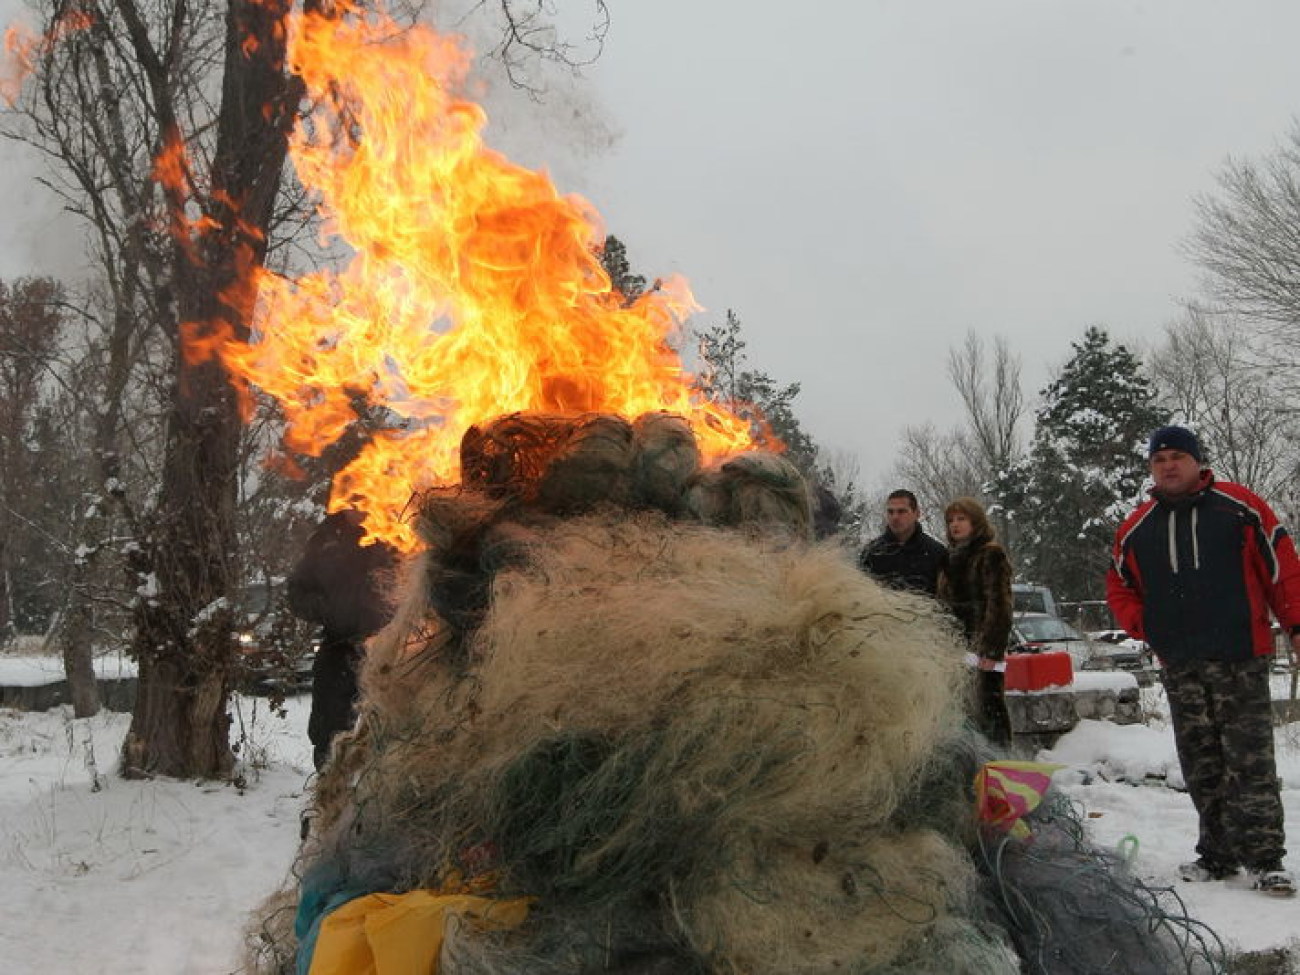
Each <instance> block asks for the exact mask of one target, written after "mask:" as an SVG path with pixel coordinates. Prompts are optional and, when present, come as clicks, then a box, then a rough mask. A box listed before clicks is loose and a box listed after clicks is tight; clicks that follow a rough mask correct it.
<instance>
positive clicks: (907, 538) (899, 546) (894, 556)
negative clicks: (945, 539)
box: [858, 488, 948, 596]
mask: <svg viewBox="0 0 1300 975" xmlns="http://www.w3.org/2000/svg"><path fill="white" fill-rule="evenodd" d="M947 564H948V549H947V548H945V547H944V544H943V543H942V542H940V541H939V540H938V539H935V538H931V537H930V536H929V535H927V534H926V533H925V530H924V529H923V528H922V527H921V509H920V506H919V505H918V504H917V503H916V495H915V494H913V493H912V492H911V491H906V490H903V489H901V488H900V489H899V490H897V491H894V492H892V493H891V494H890V495H889V498H888V500H886V501H885V531H884V532H883V533H882V534H880V535H879V536H877V537H876V538H874V539H872V540H871V541H870V542H869V543H867V546H866V548H864V549H863V550H862V554H861V555H860V556H859V557H858V565H859V566H860V567H861V569H862V571H863V572H866V573H867V574H868V575H870V576H872V577H873V578H875V579H876V580H877V581H879V582H881V583H882V584H884V585H886V586H889V587H890V588H891V589H909V590H912V591H913V592H921V593H925V595H927V596H933V595H934V594H935V591H936V588H937V587H938V583H939V573H940V572H942V571H943V568H944V566H945V565H947Z"/></svg>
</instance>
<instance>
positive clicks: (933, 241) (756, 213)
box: [0, 0, 1300, 487]
mask: <svg viewBox="0 0 1300 975" xmlns="http://www.w3.org/2000/svg"><path fill="white" fill-rule="evenodd" d="M561 2H562V3H563V4H568V5H569V6H568V7H567V8H566V9H567V10H568V11H570V12H572V11H575V10H578V11H580V10H581V9H582V7H583V6H585V3H586V0H561ZM15 5H16V4H15V2H14V0H0V13H3V12H6V11H8V10H12V9H13V7H14V6H15ZM611 8H612V17H613V25H612V28H611V31H610V35H609V41H608V44H607V45H606V48H605V51H604V53H603V55H602V57H601V58H600V60H599V61H598V62H597V64H596V65H595V66H593V67H591V68H588V69H586V71H585V72H584V80H583V82H582V84H583V85H585V86H588V89H587V90H588V91H589V92H590V93H593V94H594V95H595V96H596V97H597V98H598V99H599V100H600V101H601V103H602V104H603V108H604V118H605V120H606V121H608V122H610V123H611V124H612V126H613V127H614V128H615V129H616V130H617V131H618V133H619V138H618V139H617V141H616V142H615V143H614V145H613V148H611V149H609V150H608V151H606V152H604V153H602V154H597V155H594V156H590V157H588V158H587V159H586V160H585V162H583V163H581V164H578V165H575V164H573V163H572V161H571V156H572V153H571V152H569V151H568V150H569V147H568V146H567V145H566V146H560V145H556V144H555V142H558V141H564V142H568V141H569V140H570V139H571V138H572V136H570V135H568V134H565V135H562V136H560V137H559V138H558V139H557V138H555V137H554V136H552V141H551V143H549V144H548V141H547V138H546V133H547V132H548V131H551V132H554V131H560V132H564V129H563V128H559V129H548V127H547V126H542V127H541V128H539V129H533V130H531V131H529V132H527V133H526V136H527V141H529V142H530V143H531V144H530V145H529V147H528V153H527V155H528V156H530V157H532V158H530V159H529V160H527V161H528V162H530V163H531V164H538V163H548V164H550V165H551V166H552V167H553V168H554V170H555V174H556V177H557V181H559V182H560V184H561V188H562V189H564V190H571V191H576V192H579V193H582V194H583V195H585V196H587V197H588V198H589V199H590V200H591V201H592V202H593V203H595V204H596V206H597V208H598V209H599V210H600V211H601V212H602V213H603V214H604V216H605V219H606V223H607V225H608V228H609V230H611V231H612V232H613V233H615V234H617V235H619V236H620V237H621V238H623V240H624V241H625V242H626V243H627V245H628V247H629V251H630V256H631V258H632V261H633V264H634V266H635V268H636V269H637V270H638V271H640V272H641V273H644V274H646V275H648V276H650V277H653V276H655V275H660V274H666V273H670V272H677V273H681V274H684V275H685V276H686V277H687V278H688V279H689V280H690V281H691V283H692V285H693V287H694V289H695V292H696V295H697V297H698V299H699V300H700V301H701V302H702V303H703V304H704V305H705V306H706V307H707V308H708V309H709V313H708V315H707V316H706V317H705V318H704V319H703V321H704V322H705V323H709V322H714V321H721V320H722V317H723V314H724V312H725V310H726V309H727V308H728V307H731V308H734V309H735V310H736V311H737V312H738V313H739V314H740V316H741V318H742V320H743V322H744V329H745V335H746V337H747V338H748V341H749V353H750V359H751V363H752V365H753V366H755V367H756V368H759V369H762V370H764V371H766V372H768V373H769V374H771V375H772V376H773V377H774V378H775V379H777V380H778V381H780V382H796V381H797V382H799V383H801V384H802V386H803V392H802V394H801V396H800V398H799V401H798V406H799V412H800V415H801V416H802V417H803V419H804V422H805V424H806V426H807V427H808V428H809V430H810V432H811V433H812V434H813V435H814V436H815V437H816V438H817V439H818V440H819V441H820V442H822V443H823V444H825V445H827V446H829V447H832V448H836V449H839V450H843V451H847V452H850V453H852V454H854V455H856V456H857V457H858V458H859V459H860V463H861V467H862V473H863V475H864V479H865V481H866V483H867V485H868V486H869V487H874V486H876V483H875V482H876V481H877V480H878V479H879V478H881V477H882V476H883V475H884V474H885V472H886V471H887V470H888V469H889V467H890V466H891V465H892V463H893V462H894V459H895V453H896V449H897V435H898V432H899V431H900V430H901V429H902V428H903V427H904V426H905V425H907V424H909V423H914V422H920V421H923V420H926V419H930V420H933V421H935V422H937V423H939V424H941V425H948V424H951V423H953V422H955V421H956V420H957V417H958V411H957V405H956V396H955V394H954V393H953V392H952V391H951V389H950V386H949V383H948V380H947V377H946V374H945V368H944V361H945V357H946V355H947V351H948V349H949V348H950V347H952V346H954V345H955V344H957V343H959V342H960V341H961V340H962V339H963V337H964V335H965V333H966V332H967V331H968V330H970V329H975V330H977V331H978V332H980V333H982V334H985V335H987V336H993V335H997V334H1002V335H1005V336H1007V337H1008V338H1009V339H1010V340H1011V341H1012V343H1013V346H1014V348H1015V349H1016V350H1017V352H1018V353H1019V354H1020V356H1021V357H1022V359H1023V362H1024V367H1025V369H1024V376H1025V380H1026V386H1027V390H1028V391H1029V392H1030V393H1031V394H1032V393H1036V392H1037V390H1038V389H1040V388H1041V387H1042V386H1043V385H1044V384H1045V383H1046V382H1047V381H1048V378H1049V376H1050V373H1051V370H1052V369H1053V368H1054V367H1057V366H1059V365H1060V364H1061V363H1062V362H1063V361H1064V360H1065V358H1066V357H1067V356H1068V353H1069V343H1070V342H1071V341H1072V340H1075V339H1077V338H1079V337H1080V336H1081V335H1082V333H1083V330H1084V329H1085V328H1086V327H1087V326H1088V325H1092V324H1101V325H1105V326H1107V327H1108V328H1110V330H1111V331H1112V333H1113V334H1114V335H1115V336H1116V337H1117V338H1119V339H1121V340H1124V341H1128V342H1131V343H1135V344H1139V345H1140V344H1153V343H1154V342H1156V341H1157V340H1158V338H1159V335H1160V331H1161V329H1162V327H1163V326H1164V325H1165V324H1166V323H1167V322H1168V321H1170V320H1171V319H1172V318H1174V317H1175V316H1176V315H1177V314H1178V308H1179V305H1178V301H1179V299H1180V298H1183V297H1187V296H1190V295H1191V294H1193V293H1194V290H1195V286H1196V280H1195V272H1194V269H1193V268H1192V267H1191V266H1190V264H1189V263H1188V262H1187V261H1186V260H1185V259H1184V258H1183V257H1181V256H1180V254H1179V253H1178V250H1177V246H1178V243H1179V241H1180V240H1181V239H1183V238H1185V237H1186V235H1187V234H1188V232H1189V230H1190V228H1191V226H1192V221H1193V207H1192V200H1193V197H1195V196H1196V195H1197V194H1201V193H1206V192H1210V191H1212V190H1213V187H1214V174H1215V172H1216V171H1217V170H1218V169H1219V167H1220V166H1221V165H1222V163H1223V161H1224V160H1225V159H1226V158H1227V157H1228V156H1229V155H1230V154H1232V155H1239V156H1247V157H1258V156H1259V155H1260V154H1262V153H1265V152H1267V151H1269V150H1270V149H1271V148H1272V147H1273V146H1274V145H1275V144H1276V142H1277V140H1278V139H1279V138H1281V137H1282V136H1283V134H1284V133H1285V132H1286V130H1287V129H1288V128H1289V127H1290V126H1291V125H1292V122H1293V119H1294V118H1295V117H1296V116H1297V115H1300V55H1297V51H1296V38H1298V37H1300V4H1297V3H1295V2H1294V0H1275V2H1268V0H1232V2H1226V0H1159V2H1154V0H1152V2H1117V0H1116V2H1111V0H1073V2H1058V0H1016V2H1013V0H852V2H849V0H833V2H826V3H821V4H813V5H807V6H806V7H801V8H799V12H798V14H797V16H795V15H792V14H791V12H790V11H791V10H793V9H794V8H793V6H787V5H785V4H779V5H778V4H775V3H771V2H768V0H746V2H741V0H655V2H653V3H648V2H634V0H628V2H623V0H611ZM578 104H579V105H581V99H579V101H578ZM515 111H516V112H518V108H516V109H515ZM501 126H502V123H501V122H498V125H497V128H498V129H499V128H500V127H501ZM491 131H492V130H489V137H491ZM539 133H540V135H539ZM593 141H595V142H597V143H599V142H600V140H599V139H598V138H596V139H594V140H593ZM552 159H553V160H554V161H552ZM30 175H31V169H30V167H28V168H24V167H16V166H15V165H12V164H11V165H8V166H7V167H6V176H5V181H6V183H7V184H8V189H9V191H10V192H9V194H8V200H9V207H8V208H7V214H6V219H5V220H4V221H2V222H0V275H5V276H10V275H13V274H15V273H20V272H23V271H29V270H38V271H42V272H47V271H48V272H52V273H62V272H64V271H65V270H66V269H67V268H68V267H70V262H71V261H72V260H73V258H74V256H75V248H73V247H70V246H69V244H68V241H67V237H68V234H67V233H66V232H65V233H63V234H59V233H56V232H55V230H54V229H52V227H53V226H54V225H53V224H52V220H53V216H52V208H51V207H50V205H49V204H47V203H42V202H41V201H40V200H39V199H38V198H37V196H36V194H35V191H34V190H33V188H32V186H31V183H30ZM74 236H75V233H74Z"/></svg>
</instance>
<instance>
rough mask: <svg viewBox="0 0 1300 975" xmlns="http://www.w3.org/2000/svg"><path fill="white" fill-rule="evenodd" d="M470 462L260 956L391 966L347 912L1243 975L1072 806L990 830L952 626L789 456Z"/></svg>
mask: <svg viewBox="0 0 1300 975" xmlns="http://www.w3.org/2000/svg"><path fill="white" fill-rule="evenodd" d="M462 467H463V470H464V474H463V477H462V485H461V486H460V487H459V488H457V489H454V490H451V489H447V490H438V491H432V492H429V493H428V494H427V495H425V496H424V497H423V499H422V501H421V505H420V512H419V526H420V530H421V532H422V535H423V538H424V540H425V542H426V546H427V547H426V550H425V552H424V554H423V556H422V557H421V558H420V559H419V560H418V561H417V562H415V563H414V564H413V565H412V566H411V567H410V570H409V572H408V575H407V580H406V588H405V592H404V596H403V599H402V603H401V607H400V609H399V611H398V614H397V616H396V618H395V619H394V621H393V623H392V624H390V626H389V627H388V628H387V629H386V630H385V631H383V632H382V633H381V634H380V635H379V636H378V637H376V638H375V639H374V640H373V641H372V643H371V645H370V647H369V652H368V657H367V661H366V665H365V670H364V673H363V686H364V695H363V699H362V704H361V714H360V718H359V720H358V723H357V726H356V728H355V729H354V731H353V732H352V733H351V734H350V735H348V736H345V737H344V738H343V739H341V740H340V741H339V742H338V743H337V744H336V746H335V752H334V755H333V757H332V759H331V761H330V764H329V765H327V767H326V769H325V770H324V772H323V773H322V775H321V777H320V779H319V781H318V783H317V786H316V791H315V795H314V819H313V821H312V831H311V835H310V837H309V838H308V839H307V841H306V842H305V844H304V847H303V850H302V852H301V856H300V860H299V863H298V866H297V876H296V882H295V884H294V885H293V886H292V887H290V888H287V889H286V890H285V891H282V892H281V893H280V894H279V895H277V896H276V897H275V898H272V899H271V900H270V901H268V902H267V904H266V905H264V906H263V909H262V911H261V917H260V919H259V922H258V923H257V925H256V926H255V928H254V930H253V931H252V934H251V938H250V945H251V948H250V969H251V970H253V971H257V972H261V973H264V975H269V973H281V975H284V973H290V972H299V973H303V975H307V973H308V972H310V973H312V975H322V973H334V972H347V971H355V970H366V971H371V970H375V971H378V972H379V973H380V975H386V972H385V969H384V968H383V967H382V965H377V967H373V968H368V969H358V968H349V967H348V965H349V964H351V962H349V960H348V959H349V957H352V956H347V955H346V953H344V954H342V955H341V954H339V949H338V948H337V945H338V944H339V941H338V940H337V937H338V936H339V932H340V930H341V929H343V928H346V927H347V926H348V925H351V928H349V930H352V931H354V932H355V931H359V930H361V929H363V928H364V930H365V932H366V935H367V936H370V935H372V934H373V938H372V939H371V942H370V947H368V948H367V949H366V950H367V951H373V954H374V959H380V958H381V956H382V955H383V953H384V951H386V950H389V949H388V948H385V947H384V943H383V938H382V937H381V933H382V932H381V930H380V929H383V931H384V932H396V931H397V930H398V928H399V927H401V928H402V930H403V931H405V932H406V934H405V935H403V937H404V938H406V940H405V941H404V942H403V944H405V946H406V947H405V948H403V949H402V950H403V951H405V952H406V954H405V956H404V957H406V958H407V959H408V960H409V959H410V958H411V957H414V955H415V954H419V956H420V958H422V959H425V960H424V961H421V962H420V964H421V965H423V966H424V967H419V968H416V967H411V968H409V969H400V970H401V971H436V972H438V973H442V975H469V973H474V975H489V973H491V975H497V973H559V972H565V973H586V972H591V973H595V972H619V973H670V972H671V973H688V975H689V973H722V972H726V973H733V972H735V973H740V972H744V973H755V975H767V973H771V975H777V973H780V975H790V973H832V972H837V973H838V972H843V973H864V975H865V973H882V975H883V973H888V975H899V973H920V972H943V973H945V975H959V973H980V975H989V973H1008V975H1011V973H1018V972H1021V971H1025V972H1034V973H1037V972H1043V973H1047V972H1051V973H1054V975H1055V973H1067V975H1069V973H1075V972H1102V971H1105V972H1132V973H1148V972H1150V973H1156V972H1160V973H1164V972H1175V971H1177V972H1182V971H1187V972H1203V971H1204V972H1208V971H1213V970H1214V967H1215V965H1214V951H1213V950H1212V949H1213V947H1214V943H1213V939H1212V936H1209V937H1206V936H1205V933H1204V932H1202V931H1200V930H1199V929H1198V928H1197V927H1196V925H1195V924H1194V922H1190V921H1186V919H1183V920H1180V919H1179V918H1178V916H1177V914H1178V912H1177V911H1176V910H1172V911H1171V910H1170V909H1168V908H1167V907H1166V906H1165V905H1164V904H1162V902H1161V899H1160V897H1159V896H1158V892H1157V893H1152V892H1149V891H1147V890H1146V889H1145V888H1143V887H1142V886H1141V885H1140V884H1138V883H1137V882H1136V881H1134V880H1133V879H1132V878H1130V877H1129V876H1128V874H1127V872H1126V870H1125V868H1124V865H1123V863H1122V862H1121V861H1120V860H1119V859H1118V858H1116V857H1108V856H1106V855H1103V854H1100V853H1098V852H1097V851H1095V850H1092V849H1090V848H1089V845H1088V844H1087V842H1086V840H1085V839H1084V838H1083V835H1082V831H1081V829H1080V828H1077V827H1078V818H1077V815H1074V814H1073V813H1072V812H1071V811H1070V810H1069V809H1068V807H1065V806H1062V805H1060V804H1059V803H1053V802H1048V803H1046V804H1044V805H1043V806H1042V807H1040V808H1039V809H1038V810H1037V811H1036V812H1035V813H1034V814H1033V815H1032V816H1030V817H1028V819H1027V820H1026V822H1027V823H1028V831H1027V832H1028V837H1027V838H1023V837H1022V838H1012V837H1010V836H1006V835H1003V834H994V833H991V832H990V831H989V830H988V829H987V828H982V827H981V826H980V824H979V822H978V820H977V817H976V808H975V801H974V794H973V787H972V781H973V779H974V775H975V772H976V771H977V770H978V769H979V768H980V766H981V765H982V763H984V762H986V761H989V760H990V759H993V758H996V757H997V756H995V755H994V754H993V753H992V751H991V749H990V748H989V746H988V744H987V743H986V742H984V741H983V740H982V739H980V738H979V737H978V736H977V735H975V734H974V733H973V732H972V731H970V730H969V729H968V728H966V727H965V726H964V725H963V722H962V714H963V709H962V708H961V706H960V700H959V698H960V695H961V694H963V693H964V692H965V677H964V672H963V665H962V663H961V657H962V654H961V652H960V650H959V648H958V646H957V644H956V642H955V636H954V633H953V631H952V629H951V628H950V626H949V624H948V622H947V620H946V619H945V617H944V616H943V615H942V613H941V612H940V611H939V610H938V608H937V606H936V604H934V603H933V602H931V601H930V600H927V599H925V598H923V597H919V596H911V595H906V594H900V593H897V592H893V591H889V590H885V589H883V588H881V587H879V586H877V585H875V584H874V583H873V582H871V581H870V580H868V579H867V578H865V577H864V576H863V575H862V574H861V573H860V572H859V571H858V570H857V569H856V568H855V567H854V566H853V565H852V564H850V562H849V561H848V560H847V559H846V558H845V557H844V554H843V553H842V551H841V550H839V549H838V548H835V547H834V546H831V545H813V544H811V543H809V541H808V536H809V511H810V509H809V501H808V492H807V489H806V487H805V486H804V483H803V481H802V480H801V478H800V477H799V476H798V474H797V472H795V471H794V469H793V468H792V467H790V465H789V464H788V463H786V462H785V461H783V460H782V459H781V458H779V457H775V456H771V455H763V454H753V455H746V456H744V457H741V458H737V459H734V460H732V461H730V462H728V463H727V464H723V465H721V466H720V467H717V468H712V469H702V468H701V466H700V463H699V456H698V453H697V452H696V450H695V446H694V440H693V438H692V437H691V436H690V430H689V428H688V427H687V426H686V425H685V424H684V423H683V422H682V421H681V420H680V419H678V418H675V417H669V416H661V415H653V416H648V417H643V418H641V419H639V420H638V421H636V422H635V423H626V422H624V421H622V420H619V419H617V418H612V417H603V416H602V417H578V418H571V417H536V416H515V417H507V418H504V419H502V420H499V421H497V422H496V423H495V424H492V425H491V426H488V427H486V428H482V429H478V428H476V429H474V430H471V431H470V433H468V434H467V435H466V437H465V440H464V446H463V457H462ZM367 912H371V913H367ZM385 912H387V913H385ZM331 919H333V920H331ZM411 932H414V934H411ZM384 936H387V935H386V934H385V935H384ZM393 937H394V938H396V937H397V935H395V934H394V935H393ZM363 940H364V939H363ZM399 940H400V939H399ZM394 943H396V942H394ZM1106 946H1108V947H1106ZM354 947H355V943H354ZM394 950H396V949H394ZM367 957H369V956H367Z"/></svg>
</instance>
